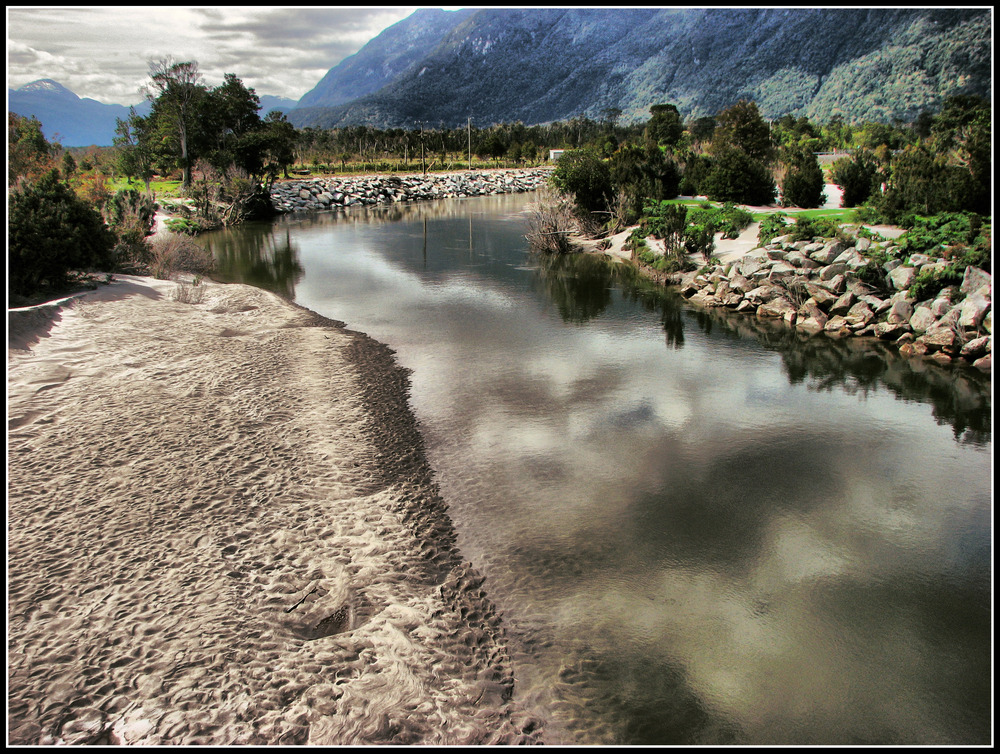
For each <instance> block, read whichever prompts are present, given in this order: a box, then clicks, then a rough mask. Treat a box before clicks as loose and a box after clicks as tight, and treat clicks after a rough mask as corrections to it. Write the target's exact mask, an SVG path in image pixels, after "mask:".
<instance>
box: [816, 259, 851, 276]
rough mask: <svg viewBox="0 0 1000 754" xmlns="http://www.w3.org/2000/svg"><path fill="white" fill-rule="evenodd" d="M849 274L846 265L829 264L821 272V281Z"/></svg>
mask: <svg viewBox="0 0 1000 754" xmlns="http://www.w3.org/2000/svg"><path fill="white" fill-rule="evenodd" d="M845 272H847V265H846V264H843V263H841V264H829V265H827V266H826V267H824V268H823V269H821V270H820V271H819V279H820V280H831V279H832V278H834V277H836V276H837V275H843V274H844V273H845Z"/></svg>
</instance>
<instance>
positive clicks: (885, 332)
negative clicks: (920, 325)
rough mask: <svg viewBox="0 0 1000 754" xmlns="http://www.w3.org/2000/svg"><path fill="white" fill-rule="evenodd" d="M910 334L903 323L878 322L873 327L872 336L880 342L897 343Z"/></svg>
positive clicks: (908, 327)
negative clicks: (890, 341) (889, 341)
mask: <svg viewBox="0 0 1000 754" xmlns="http://www.w3.org/2000/svg"><path fill="white" fill-rule="evenodd" d="M909 332H910V326H909V325H907V324H906V323H905V322H879V323H878V324H876V325H875V332H874V335H875V337H876V338H880V339H881V340H892V341H898V340H899V338H901V337H902V336H903V335H906V334H908V333H909Z"/></svg>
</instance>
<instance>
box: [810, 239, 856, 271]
mask: <svg viewBox="0 0 1000 754" xmlns="http://www.w3.org/2000/svg"><path fill="white" fill-rule="evenodd" d="M846 248H847V247H846V246H845V245H844V242H843V241H839V240H834V241H830V242H829V243H826V244H823V245H822V246H820V248H818V249H815V250H813V251H810V252H806V253H807V255H808V257H809V258H810V259H814V260H816V261H817V262H819V263H820V264H823V265H826V264H831V263H832V262H833V260H834V259H836V258H837V257H838V256H840V254H841V252H843V251H844V249H846Z"/></svg>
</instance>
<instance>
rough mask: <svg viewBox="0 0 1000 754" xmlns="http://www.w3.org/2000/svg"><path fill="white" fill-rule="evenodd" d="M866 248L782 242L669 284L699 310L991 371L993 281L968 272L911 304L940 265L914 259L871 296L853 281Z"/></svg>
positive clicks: (897, 262)
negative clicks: (914, 291) (854, 338)
mask: <svg viewBox="0 0 1000 754" xmlns="http://www.w3.org/2000/svg"><path fill="white" fill-rule="evenodd" d="M871 244H872V242H871V241H870V240H869V239H867V238H857V239H855V240H854V241H853V242H852V244H848V243H844V242H843V241H840V240H829V239H825V240H823V239H816V240H815V241H814V242H811V243H810V242H804V241H799V242H794V243H793V242H792V241H791V240H790V237H789V236H782V237H779V238H776V239H774V240H773V241H772V242H771V243H769V244H767V245H766V246H764V247H762V248H758V249H754V250H752V251H750V252H749V253H748V254H746V255H745V256H744V257H742V258H741V259H739V260H736V261H734V262H732V263H730V264H727V265H716V266H714V267H713V268H710V269H703V270H700V271H698V272H690V273H683V274H681V273H676V274H674V275H672V276H670V277H669V278H668V282H671V283H674V284H677V285H679V286H680V290H681V293H682V294H683V295H684V296H685V297H686V298H688V299H690V300H691V301H692V302H694V303H698V304H700V305H702V306H708V307H713V306H721V307H728V308H730V309H733V310H735V311H737V312H745V313H747V314H752V315H755V316H756V317H759V318H773V319H780V320H784V321H785V322H786V323H787V324H788V325H789V326H791V327H795V328H797V329H799V330H801V331H803V332H805V333H809V334H816V333H825V334H826V335H830V336H834V337H843V336H848V335H860V336H871V337H875V338H879V339H881V340H884V341H889V342H892V343H895V344H896V345H897V346H898V348H899V351H900V353H902V354H908V355H920V356H926V357H928V358H932V359H934V360H935V361H938V362H940V363H949V362H951V361H953V360H961V361H965V362H967V363H972V364H973V365H974V366H976V367H978V368H980V369H982V370H990V369H991V364H992V350H993V348H992V342H993V336H992V334H993V311H992V290H993V279H992V276H991V275H990V274H989V273H987V272H985V271H983V270H981V269H978V268H976V267H968V268H966V271H965V276H964V278H963V280H962V284H961V286H950V287H948V288H945V289H944V290H942V291H941V292H940V293H939V294H938V295H937V296H936V297H935V298H933V299H932V300H926V301H916V300H915V299H914V297H913V296H911V295H910V287H911V286H912V285H913V283H914V281H915V280H916V278H917V276H918V275H919V274H920V273H921V272H922V271H924V270H940V269H944V268H945V267H946V266H947V264H948V263H947V261H946V260H945V259H942V258H938V257H931V256H928V255H925V254H912V255H910V256H909V257H906V258H904V259H890V261H889V262H887V263H886V264H885V265H884V266H883V268H882V271H883V272H884V274H885V277H886V280H887V282H888V284H889V287H890V291H889V292H888V293H881V294H879V293H878V292H877V291H875V290H873V289H872V288H870V287H869V286H867V285H865V284H864V283H863V282H862V281H861V279H860V278H859V277H858V271H859V270H860V269H861V268H862V267H865V266H866V265H867V264H868V263H869V261H870V259H869V258H868V257H866V256H865V252H866V251H868V250H869V249H870V248H871ZM884 251H886V252H887V255H888V256H889V257H892V256H893V254H894V252H895V251H896V249H895V248H894V247H892V246H891V245H890V246H887V247H885V248H884Z"/></svg>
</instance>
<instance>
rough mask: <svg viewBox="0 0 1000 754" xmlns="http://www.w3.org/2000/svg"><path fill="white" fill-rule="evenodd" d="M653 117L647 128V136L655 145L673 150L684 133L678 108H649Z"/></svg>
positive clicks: (661, 106) (663, 105) (656, 106)
mask: <svg viewBox="0 0 1000 754" xmlns="http://www.w3.org/2000/svg"><path fill="white" fill-rule="evenodd" d="M649 111H650V113H651V114H652V117H651V118H650V119H649V124H648V125H647V126H646V135H647V137H648V138H649V139H650V140H651V141H653V142H654V143H655V144H660V145H662V146H665V147H667V149H673V148H674V147H676V146H677V142H679V141H680V138H681V136H682V135H683V133H684V124H683V123H682V122H681V114H680V112H678V110H677V107H676V106H675V105H671V104H662V105H653V106H652V107H651V108H649Z"/></svg>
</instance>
